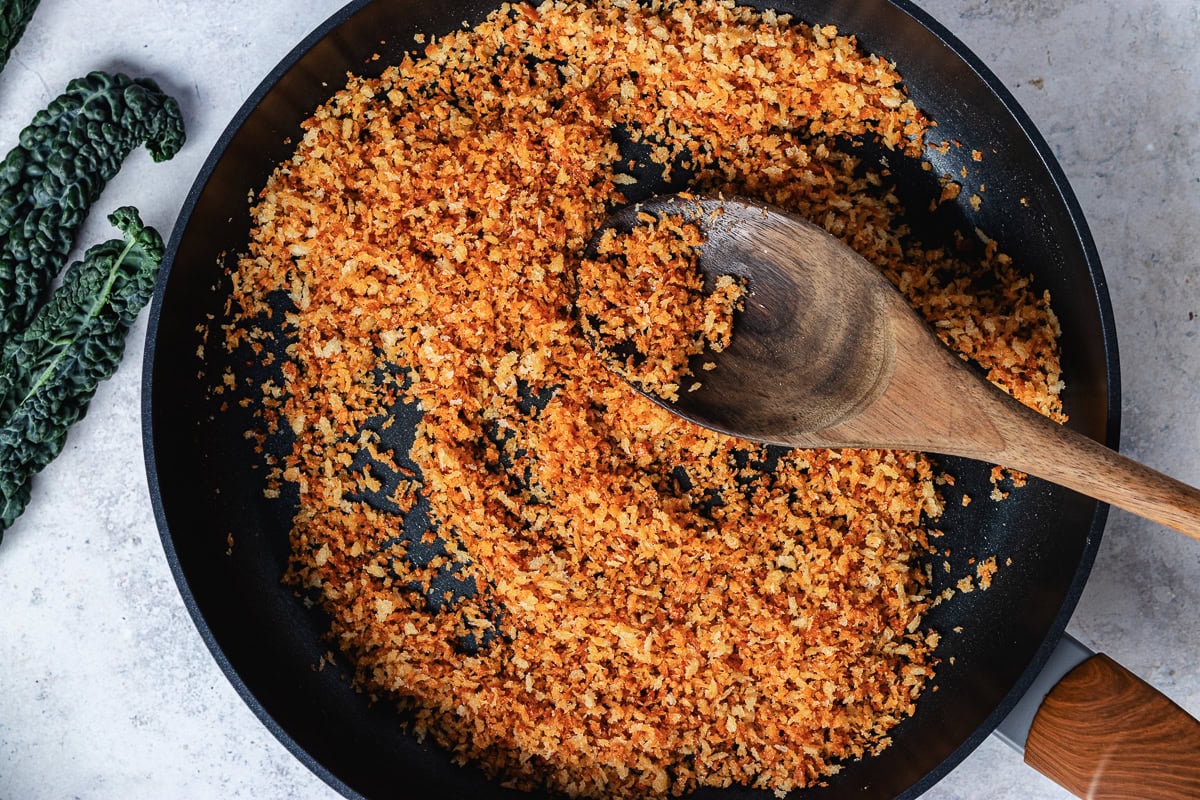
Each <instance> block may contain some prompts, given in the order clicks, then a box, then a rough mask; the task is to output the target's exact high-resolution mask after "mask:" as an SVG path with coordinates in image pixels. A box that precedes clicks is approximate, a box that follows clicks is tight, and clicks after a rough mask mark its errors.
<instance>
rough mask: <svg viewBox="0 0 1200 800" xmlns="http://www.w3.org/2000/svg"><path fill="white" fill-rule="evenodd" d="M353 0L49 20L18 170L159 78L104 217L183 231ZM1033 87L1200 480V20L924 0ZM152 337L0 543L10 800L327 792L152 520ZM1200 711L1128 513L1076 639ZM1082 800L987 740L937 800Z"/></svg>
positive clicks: (1184, 583)
mask: <svg viewBox="0 0 1200 800" xmlns="http://www.w3.org/2000/svg"><path fill="white" fill-rule="evenodd" d="M340 5H341V3H340V0H262V1H261V2H257V3H244V2H236V1H235V0H179V2H175V3H162V2H156V1H155V0H120V2H118V1H117V0H43V2H42V7H41V8H40V9H39V11H38V13H37V15H36V17H35V19H34V21H33V24H32V25H31V27H30V29H29V31H28V33H27V35H26V37H25V39H24V40H23V41H22V42H21V44H20V46H19V47H18V49H17V51H16V53H15V54H14V56H13V59H12V61H11V62H10V64H9V66H8V67H7V69H6V70H5V71H4V72H3V73H2V74H0V152H4V151H7V150H8V148H9V147H10V146H11V145H12V143H13V142H14V140H15V136H16V134H17V132H18V130H19V129H20V128H21V126H22V125H24V124H25V122H26V121H27V120H28V119H29V118H30V117H31V116H32V114H33V113H34V112H35V111H36V110H37V109H38V108H41V107H42V106H43V105H44V104H45V103H46V102H47V101H48V100H49V99H51V97H53V96H54V95H55V94H56V93H57V92H58V91H59V90H60V89H61V87H62V86H63V85H65V83H66V81H67V80H69V79H70V78H72V77H75V76H76V75H77V74H82V73H83V72H86V71H88V70H90V69H94V68H101V67H103V68H110V69H111V68H121V69H124V70H126V71H130V72H135V73H141V74H147V75H150V76H153V77H155V78H156V79H158V80H159V81H160V82H161V83H162V84H163V85H164V86H165V87H167V88H169V89H170V90H171V91H172V92H173V93H174V94H175V95H176V96H177V97H179V99H180V101H181V103H182V105H183V108H184V112H185V116H186V118H187V122H188V125H189V134H190V142H189V144H188V145H187V147H186V148H185V150H184V151H183V152H182V153H181V154H180V155H179V156H178V157H176V159H175V160H174V161H172V162H170V163H167V164H162V165H153V164H151V163H150V160H149V158H148V157H147V156H146V155H145V154H144V153H138V154H136V155H135V156H133V157H132V158H131V159H130V161H129V162H128V163H127V165H126V168H125V169H124V170H123V171H122V173H121V174H120V176H119V177H118V178H117V180H115V181H114V182H113V183H112V184H111V185H110V187H109V189H108V191H107V192H106V193H105V195H104V197H103V198H102V199H101V202H100V204H99V206H98V207H97V209H96V211H97V213H94V214H93V215H92V219H91V220H90V221H89V223H88V225H87V228H86V230H85V231H84V234H83V237H82V241H86V242H96V241H100V240H101V239H102V238H107V236H108V231H107V230H105V228H106V225H105V223H104V222H103V219H102V216H103V215H102V213H100V212H104V213H107V211H108V210H111V209H112V208H114V207H116V206H117V205H119V204H122V203H130V202H132V203H135V204H137V205H138V206H139V207H140V208H141V209H142V210H143V212H144V214H145V216H146V218H147V219H148V221H149V222H151V223H153V224H155V225H157V226H159V227H160V229H161V230H162V231H163V232H164V233H166V232H168V231H169V230H170V229H171V227H172V224H173V222H174V220H175V216H176V214H177V212H178V209H179V207H180V205H181V204H182V202H183V198H184V195H185V193H186V191H187V189H188V187H189V185H190V184H191V181H192V179H193V177H194V176H195V174H196V172H197V170H198V169H199V167H200V164H201V163H202V161H203V160H204V158H205V156H206V155H207V153H208V151H209V149H210V147H211V146H212V144H213V143H214V142H215V140H216V137H217V136H218V134H219V133H220V131H221V130H222V129H223V127H224V125H225V124H226V122H227V120H228V119H229V118H230V117H231V116H232V114H233V113H234V111H235V110H236V109H237V108H238V106H239V105H240V104H241V102H242V101H243V99H244V98H245V97H246V96H247V95H248V94H249V92H250V91H251V90H252V89H253V87H254V86H255V85H256V84H257V83H258V81H259V80H260V78H261V77H262V76H263V75H265V73H266V72H267V71H268V70H269V69H270V67H271V66H273V65H274V64H275V63H276V61H278V59H279V58H281V57H282V56H283V55H284V54H285V53H286V52H287V51H288V50H289V49H290V48H291V46H292V45H293V44H294V43H295V42H297V41H298V40H299V39H300V38H301V37H302V36H303V35H305V34H306V33H308V32H309V31H310V30H311V29H312V28H314V27H315V26H316V25H318V24H319V23H320V22H321V21H322V20H323V19H324V18H325V17H327V16H328V15H329V14H331V13H332V12H333V11H335V10H336V9H337V8H338V7H339V6H340ZM924 7H925V8H926V9H927V10H928V11H930V12H931V13H932V14H933V15H934V16H935V17H937V18H938V19H940V20H941V21H942V22H943V23H945V24H946V25H947V26H948V27H949V28H950V29H951V30H952V31H954V32H955V33H956V34H957V35H958V36H960V37H961V38H962V39H964V40H965V41H966V42H967V44H968V45H969V46H971V47H972V48H973V49H975V51H976V52H977V53H978V54H979V55H980V56H981V57H982V58H983V60H984V61H985V62H986V63H987V64H988V65H989V66H991V68H992V69H993V70H994V71H995V72H996V73H997V74H998V75H999V76H1000V77H1001V79H1002V80H1003V81H1004V82H1005V83H1006V84H1007V85H1008V86H1009V87H1011V88H1012V90H1013V91H1014V93H1015V94H1016V96H1017V97H1018V99H1019V100H1020V102H1021V103H1022V104H1023V105H1024V107H1025V108H1026V110H1027V111H1028V112H1029V114H1030V115H1031V116H1032V118H1033V119H1034V121H1035V122H1036V123H1037V125H1038V126H1039V128H1040V129H1041V131H1042V132H1043V134H1044V135H1045V136H1046V138H1047V139H1048V140H1049V142H1050V143H1051V145H1052V146H1053V149H1054V151H1055V153H1056V154H1057V155H1058V157H1059V158H1060V160H1061V162H1062V164H1063V166H1064V168H1065V170H1066V172H1067V173H1068V175H1069V177H1070V179H1071V181H1072V183H1073V185H1074V188H1075V190H1076V192H1077V194H1078V195H1079V199H1080V202H1081V203H1082V205H1083V208H1084V210H1085V212H1086V214H1087V217H1088V219H1089V221H1090V223H1091V225H1092V228H1093V230H1094V232H1095V235H1096V240H1097V243H1098V245H1099V249H1100V254H1101V257H1102V259H1103V263H1104V265H1105V269H1106V272H1107V274H1108V277H1109V280H1110V282H1111V290H1112V297H1113V302H1114V305H1115V307H1116V317H1117V324H1118V328H1119V332H1120V333H1119V335H1120V342H1121V350H1122V357H1123V358H1122V361H1123V368H1124V393H1125V408H1124V414H1125V425H1124V449H1125V450H1126V451H1127V452H1128V453H1130V454H1132V455H1133V456H1135V457H1138V458H1141V459H1143V460H1145V461H1147V462H1149V463H1151V464H1154V465H1157V466H1159V467H1161V468H1163V469H1164V470H1166V471H1168V472H1171V473H1173V474H1175V475H1177V476H1178V477H1180V478H1182V479H1184V480H1188V481H1191V482H1193V483H1200V446H1198V445H1200V431H1198V429H1197V426H1198V424H1200V423H1198V420H1200V396H1198V395H1197V392H1196V390H1195V387H1196V386H1197V385H1198V384H1200V339H1197V338H1196V337H1197V331H1198V330H1200V263H1198V257H1197V255H1196V248H1195V237H1194V233H1193V231H1194V230H1195V227H1196V219H1197V218H1198V217H1200V133H1198V131H1200V101H1198V100H1197V98H1198V97H1200V62H1198V61H1197V60H1196V58H1195V54H1196V53H1197V52H1200V6H1197V5H1196V4H1195V3H1194V1H1193V0H925V3H924ZM144 333H145V327H144V321H143V322H142V324H140V325H139V326H138V327H137V328H136V329H135V330H134V332H133V335H132V337H131V339H130V345H129V353H128V358H127V360H126V362H125V365H124V366H123V367H122V369H121V371H120V372H119V374H118V375H117V376H116V377H115V378H114V379H113V380H112V381H111V382H109V383H108V384H106V385H105V386H103V387H102V388H101V390H100V392H99V394H98V395H97V397H96V400H95V401H94V403H93V406H92V411H91V413H90V415H89V416H88V417H87V419H86V420H85V421H84V422H83V423H81V424H80V425H79V426H78V427H77V429H76V430H75V431H74V432H73V433H72V435H71V438H70V441H69V443H68V445H67V448H66V452H65V453H64V454H63V456H62V457H61V458H60V459H59V460H58V461H57V462H55V463H54V464H53V465H52V466H51V467H50V468H49V469H48V470H46V472H45V473H44V474H43V475H42V476H41V477H40V478H39V479H38V481H37V484H36V490H35V493H34V501H33V503H32V506H31V508H30V510H29V511H28V512H27V513H26V515H25V516H24V518H22V519H21V520H20V522H19V523H18V524H17V525H16V526H15V527H14V528H13V529H12V530H11V531H10V532H9V534H8V537H7V538H6V540H5V541H4V543H3V545H2V546H0V598H3V601H2V608H3V611H0V798H26V799H28V800H38V799H39V798H45V799H46V800H49V799H50V798H74V797H77V798H89V799H90V798H114V799H115V798H121V799H122V800H123V799H124V798H138V797H155V798H159V797H161V798H208V797H212V798H218V797H219V798H251V797H289V798H331V797H334V793H333V792H332V791H331V790H329V789H328V788H327V787H326V786H325V785H324V784H323V783H321V781H320V780H318V779H317V778H316V777H314V776H313V775H312V774H310V773H309V772H308V771H307V770H306V769H305V768H304V767H303V766H302V765H301V764H300V763H299V762H298V761H296V760H295V759H293V758H292V756H291V755H289V754H288V752H287V751H286V750H285V749H284V748H283V747H282V746H281V745H280V744H279V743H278V742H276V741H275V740H274V738H273V737H272V736H271V735H270V734H269V733H268V732H267V731H266V730H265V729H264V728H263V727H262V726H261V725H260V724H259V722H258V720H257V719H256V718H255V717H254V715H253V714H252V713H251V712H250V711H249V710H248V709H247V708H246V707H245V706H244V705H243V704H242V702H241V700H240V699H239V698H238V697H237V695H236V694H235V693H234V691H233V690H232V689H231V688H230V686H229V685H228V683H227V682H226V681H225V679H224V677H223V676H222V674H221V673H220V671H219V670H218V669H217V667H216V665H215V663H214V662H213V660H212V658H211V657H210V655H209V654H208V652H207V650H206V649H205V647H204V645H203V643H202V642H201V640H200V637H199V635H198V634H197V633H196V630H195V629H194V627H193V626H192V623H191V620H190V619H189V617H188V615H187V612H186V611H185V609H184V607H183V604H182V602H181V600H180V597H179V594H178V592H177V591H176V589H175V586H174V583H173V581H172V579H171V576H170V574H169V572H168V569H167V565H166V562H165V559H164V557H163V552H162V548H161V546H160V544H159V539H158V532H157V530H156V528H155V524H154V520H153V517H152V515H151V511H150V503H149V500H148V496H147V488H146V480H145V474H144V469H143V462H142V450H141V442H140V438H139V436H140V429H139V419H138V416H139V412H138V409H139V386H140V383H139V381H140V366H141V356H142V349H143V347H142V340H143V338H144ZM1071 630H1072V631H1073V632H1074V633H1075V634H1076V635H1077V636H1079V637H1080V638H1082V639H1084V640H1085V641H1087V642H1089V643H1091V644H1093V645H1094V646H1096V647H1098V648H1100V649H1103V650H1105V651H1106V652H1108V653H1110V654H1111V655H1113V656H1114V657H1116V658H1117V659H1118V660H1120V661H1122V662H1123V663H1125V664H1126V665H1127V666H1129V667H1130V668H1131V669H1133V670H1134V671H1136V672H1138V673H1139V674H1141V675H1143V676H1144V677H1146V678H1148V679H1149V680H1151V681H1152V682H1154V683H1155V684H1156V685H1157V686H1158V687H1159V688H1160V689H1162V690H1163V691H1164V692H1166V693H1167V694H1168V695H1170V696H1171V697H1172V698H1174V699H1175V700H1176V701H1177V702H1179V703H1180V704H1181V705H1183V706H1184V707H1185V708H1186V709H1188V710H1189V711H1191V712H1192V713H1197V714H1200V664H1198V663H1197V661H1196V659H1195V658H1194V654H1195V652H1196V649H1197V646H1198V645H1200V545H1197V543H1195V542H1191V541H1186V540H1184V539H1183V538H1182V537H1180V536H1178V535H1177V534H1173V533H1169V532H1167V531H1165V530H1163V529H1160V528H1157V527H1155V526H1153V525H1150V524H1147V523H1143V522H1141V521H1138V520H1135V519H1132V518H1130V517H1129V516H1128V515H1126V514H1123V513H1120V512H1115V513H1114V514H1113V515H1112V518H1111V521H1110V523H1109V528H1108V532H1107V534H1106V536H1105V541H1104V545H1103V547H1102V549H1101V552H1100V556H1099V559H1098V561H1097V563H1096V568H1095V571H1094V573H1093V576H1092V580H1091V583H1090V584H1089V586H1088V589H1087V591H1086V593H1085V595H1084V597H1083V601H1082V603H1081V604H1080V607H1079V610H1078V612H1077V613H1076V615H1075V618H1074V620H1073V622H1072V624H1071ZM927 796H928V797H930V798H935V799H936V800H952V799H958V798H996V799H997V800H1004V799H1009V800H1016V798H1021V800H1052V799H1053V798H1062V797H1065V796H1066V795H1065V793H1064V792H1062V791H1061V790H1060V789H1058V788H1057V787H1055V786H1054V785H1053V784H1051V783H1050V782H1049V781H1048V780H1046V779H1044V778H1041V777H1040V776H1038V775H1036V774H1035V773H1033V772H1032V771H1031V770H1029V769H1027V768H1025V767H1023V766H1022V764H1021V761H1020V759H1019V757H1018V756H1017V755H1016V754H1014V753H1012V752H1010V751H1008V750H1007V749H1005V748H1004V746H1003V745H1001V744H999V743H998V742H997V741H995V740H994V739H992V740H989V741H988V742H987V743H985V744H984V745H983V747H981V748H980V749H979V750H978V751H977V752H976V753H975V754H973V755H972V756H971V757H970V758H968V759H967V760H966V762H965V763H963V764H962V765H961V766H960V767H959V768H958V769H956V770H955V771H954V773H953V774H951V775H950V776H949V777H948V778H947V779H946V780H945V781H943V782H942V783H941V784H940V785H938V786H937V787H935V788H934V789H933V790H932V791H931V792H930V793H929V794H928V795H927Z"/></svg>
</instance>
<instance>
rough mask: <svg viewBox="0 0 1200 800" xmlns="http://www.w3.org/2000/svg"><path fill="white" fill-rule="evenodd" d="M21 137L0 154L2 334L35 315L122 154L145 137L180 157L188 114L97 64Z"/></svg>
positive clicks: (166, 154)
mask: <svg viewBox="0 0 1200 800" xmlns="http://www.w3.org/2000/svg"><path fill="white" fill-rule="evenodd" d="M0 1H2V0H0ZM19 141H20V144H19V145H18V146H17V147H16V148H14V149H13V150H12V151H11V152H10V153H9V154H8V155H7V156H6V157H5V159H4V161H2V162H0V342H2V341H3V340H4V339H5V338H7V337H9V336H12V335H13V334H14V333H16V332H17V331H19V330H20V329H21V328H23V327H24V326H25V325H26V324H27V323H28V322H29V320H30V318H32V316H33V314H34V312H35V310H36V309H37V306H38V303H39V302H40V301H41V299H42V297H43V296H44V294H45V293H46V290H47V288H48V287H49V285H50V283H51V282H52V281H53V279H54V276H55V275H56V274H58V271H59V269H60V268H61V267H62V264H63V263H64V262H65V261H66V258H67V254H68V253H69V252H70V250H71V246H72V244H73V242H74V239H75V233H76V232H77V231H78V229H79V226H80V224H82V222H83V219H84V217H85V216H86V214H87V210H88V208H89V207H90V206H91V204H92V203H94V202H95V201H96V198H97V197H99V195H100V192H101V190H102V189H103V188H104V186H105V184H106V183H108V181H109V180H110V179H112V177H113V176H114V175H116V174H117V171H118V170H119V169H120V167H121V162H122V161H124V160H125V157H126V156H127V155H129V153H130V152H132V151H133V149H134V148H136V147H137V146H138V145H140V144H142V143H145V144H146V147H147V149H149V151H150V154H151V155H152V156H153V157H154V160H155V161H162V160H164V159H168V158H170V157H171V156H173V155H175V153H176V152H178V150H179V148H180V147H181V146H182V145H183V141H184V129H183V117H182V116H181V114H180V111H179V105H178V104H177V103H176V102H175V101H174V100H173V99H172V98H170V97H168V96H167V95H166V94H164V93H163V92H162V90H161V89H159V88H158V86H157V85H156V84H155V83H154V82H153V81H151V80H147V79H135V78H130V77H128V76H127V75H121V74H117V75H109V74H107V73H103V72H93V73H91V74H90V75H87V76H85V77H83V78H78V79H76V80H74V81H71V82H70V83H69V84H67V89H66V91H65V92H64V93H63V94H62V95H60V96H59V97H58V98H56V99H55V100H54V101H53V102H52V103H51V104H50V105H49V106H48V107H46V108H45V109H44V110H43V111H40V112H38V114H37V116H35V117H34V119H33V122H32V123H31V124H30V125H29V127H27V128H26V129H25V130H23V131H22V132H21V135H20V140H19Z"/></svg>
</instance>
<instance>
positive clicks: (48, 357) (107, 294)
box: [0, 207, 163, 537]
mask: <svg viewBox="0 0 1200 800" xmlns="http://www.w3.org/2000/svg"><path fill="white" fill-rule="evenodd" d="M109 221H110V222H112V223H113V225H115V226H117V228H119V229H120V230H121V232H122V233H123V234H124V238H122V239H115V240H112V241H108V242H105V243H103V244H100V245H97V246H95V247H93V248H91V249H90V250H88V251H87V253H86V254H85V255H84V258H83V261H78V262H76V263H74V264H72V265H71V266H70V267H69V268H68V269H67V271H66V274H65V275H64V277H63V283H62V285H61V286H60V287H59V288H58V289H56V290H55V291H54V293H53V294H52V295H51V296H50V299H49V300H48V301H47V302H46V304H45V305H43V306H42V307H41V308H40V309H39V310H38V312H37V314H36V316H34V318H33V320H32V322H30V324H29V326H28V327H27V328H25V329H24V330H23V331H21V332H20V333H18V334H16V335H14V336H12V337H11V338H10V339H9V340H8V341H7V342H6V343H5V345H4V347H3V349H2V350H0V537H2V536H3V532H4V530H6V529H7V528H8V527H9V526H10V525H12V523H13V522H14V521H15V520H16V519H17V517H19V516H20V515H21V512H22V511H24V510H25V506H26V504H27V503H28V502H29V497H30V485H31V483H32V480H33V476H34V475H35V474H36V473H38V472H39V471H41V469H42V468H43V467H45V466H46V465H47V464H49V463H50V462H51V461H52V460H54V458H55V457H56V456H57V455H58V454H59V453H60V452H61V451H62V448H63V444H64V443H65V442H66V439H67V430H68V429H69V428H70V427H71V425H73V424H74V423H75V422H77V421H78V420H80V419H82V418H83V416H84V414H86V413H87V407H88V401H90V400H91V399H92V395H94V394H95V393H96V387H97V386H98V385H99V384H100V382H101V381H103V380H106V379H107V378H109V377H110V376H111V375H112V374H113V373H114V372H116V370H117V367H118V366H119V365H120V363H121V356H122V355H123V354H124V351H125V334H126V332H127V331H128V330H129V328H130V326H131V325H132V324H133V321H134V320H135V319H136V318H137V315H138V312H139V311H140V310H141V309H142V307H143V306H145V305H146V303H147V302H148V301H149V300H150V297H151V295H152V294H153V293H154V284H155V280H156V278H157V275H158V267H159V264H161V263H162V258H163V241H162V237H161V236H159V234H158V232H157V231H156V230H154V228H151V227H147V226H146V225H143V224H142V221H141V219H140V218H139V217H138V213H137V210H136V209H133V208H128V207H127V208H120V209H118V210H117V211H116V212H114V213H113V214H112V215H111V216H110V217H109Z"/></svg>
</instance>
